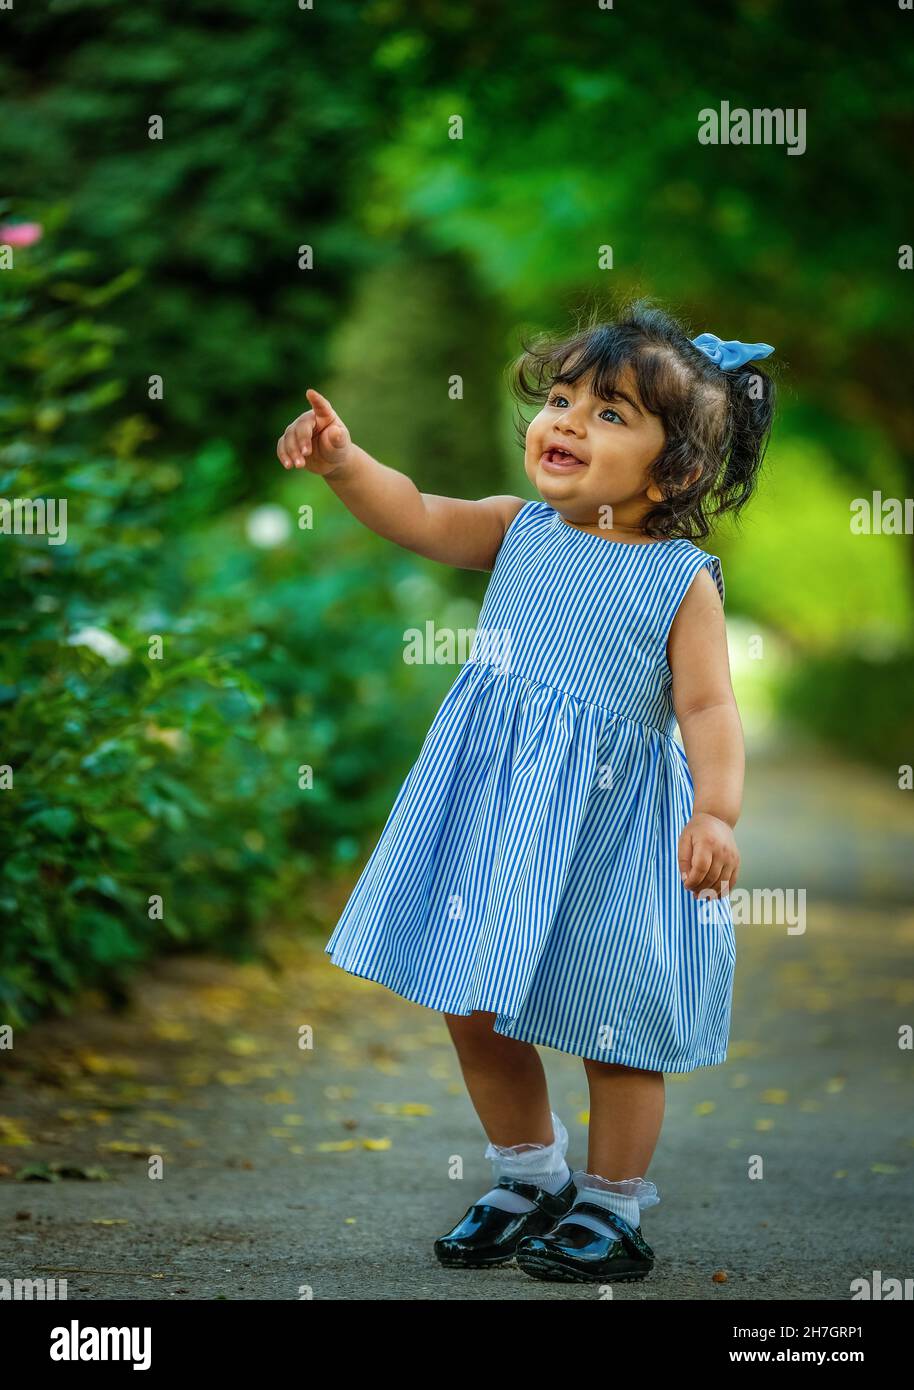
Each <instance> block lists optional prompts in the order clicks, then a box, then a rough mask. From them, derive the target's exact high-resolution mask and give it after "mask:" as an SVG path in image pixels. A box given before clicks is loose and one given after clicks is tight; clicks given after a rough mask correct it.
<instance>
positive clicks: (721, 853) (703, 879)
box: [679, 811, 740, 898]
mask: <svg viewBox="0 0 914 1390" xmlns="http://www.w3.org/2000/svg"><path fill="white" fill-rule="evenodd" d="M739 865H740V858H739V850H738V849H737V848H736V840H735V839H734V838H733V829H732V827H731V826H729V825H728V824H727V822H726V821H724V820H718V818H717V816H710V815H708V814H707V812H702V811H700V812H699V813H698V815H695V816H692V818H691V820H689V821H688V822H687V823H686V825H685V827H684V829H683V832H682V834H681V835H680V837H679V870H680V873H681V875H682V882H683V886H684V887H685V888H688V890H689V892H690V893H693V894H694V895H695V897H696V898H697V897H698V895H699V893H702V892H706V891H708V890H711V891H710V896H711V897H714V898H725V897H727V895H728V894H729V892H730V890H731V888H733V887H734V886H735V884H736V876H737V874H738V873H739Z"/></svg>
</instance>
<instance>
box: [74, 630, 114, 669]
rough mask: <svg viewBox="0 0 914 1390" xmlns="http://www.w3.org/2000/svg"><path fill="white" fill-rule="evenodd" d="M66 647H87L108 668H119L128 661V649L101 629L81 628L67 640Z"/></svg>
mask: <svg viewBox="0 0 914 1390" xmlns="http://www.w3.org/2000/svg"><path fill="white" fill-rule="evenodd" d="M67 646H68V647H88V648H89V650H90V651H93V652H95V654H96V656H100V657H101V658H102V659H103V660H104V661H107V663H108V665H109V666H121V665H123V663H124V662H125V661H129V660H130V649H129V648H128V647H125V646H124V644H123V642H119V641H118V640H117V638H116V637H113V636H112V635H111V633H110V632H106V631H105V629H104V628H103V627H81V628H80V629H79V631H78V632H74V633H72V635H71V636H69V637H68V638H67Z"/></svg>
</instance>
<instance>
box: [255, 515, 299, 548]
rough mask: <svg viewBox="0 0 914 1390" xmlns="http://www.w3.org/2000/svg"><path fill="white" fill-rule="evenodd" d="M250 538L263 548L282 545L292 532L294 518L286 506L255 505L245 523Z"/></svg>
mask: <svg viewBox="0 0 914 1390" xmlns="http://www.w3.org/2000/svg"><path fill="white" fill-rule="evenodd" d="M245 530H246V531H247V536H248V540H249V541H250V542H251V544H252V545H256V546H258V547H259V548H260V549H261V550H272V549H273V548H274V546H277V545H282V544H283V542H284V541H287V540H288V539H289V537H290V536H291V534H292V518H291V516H290V515H289V513H288V512H287V511H286V509H285V507H277V506H274V505H272V504H267V505H266V506H263V507H255V508H254V510H253V511H252V512H251V513H250V515H249V516H248V519H247V522H246V523H245Z"/></svg>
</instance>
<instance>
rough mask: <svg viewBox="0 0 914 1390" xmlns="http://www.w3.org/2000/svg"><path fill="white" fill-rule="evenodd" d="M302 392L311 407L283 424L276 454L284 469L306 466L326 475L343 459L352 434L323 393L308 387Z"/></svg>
mask: <svg viewBox="0 0 914 1390" xmlns="http://www.w3.org/2000/svg"><path fill="white" fill-rule="evenodd" d="M305 395H306V396H307V397H308V400H309V401H310V402H311V405H312V409H311V410H306V411H305V413H304V414H303V415H299V416H298V417H297V418H296V419H295V420H293V421H292V423H291V425H287V426H286V428H285V430H284V431H283V433H282V434H281V436H280V437H279V439H278V440H277V442H276V455H277V457H278V459H279V461H280V463H281V464H282V466H283V468H307V469H308V471H309V472H311V473H318V474H320V475H321V476H322V477H326V476H327V475H328V473H333V472H334V471H335V470H336V469H337V468H339V467H340V465H341V464H343V463H345V462H346V460H347V458H348V457H349V451H350V449H351V448H352V437H351V436H350V434H349V431H348V430H347V428H346V426H345V425H344V424H343V422H342V420H341V419H340V417H339V416H338V415H337V413H336V411H335V410H334V409H333V406H332V405H331V404H330V402H329V401H328V400H327V398H326V396H322V395H321V394H320V392H318V391H314V390H312V389H311V388H310V387H309V389H308V390H307V391H306V392H305Z"/></svg>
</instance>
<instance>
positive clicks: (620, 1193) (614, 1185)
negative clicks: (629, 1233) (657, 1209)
mask: <svg viewBox="0 0 914 1390" xmlns="http://www.w3.org/2000/svg"><path fill="white" fill-rule="evenodd" d="M574 1185H575V1188H576V1190H577V1195H576V1197H575V1199H574V1205H573V1206H572V1208H571V1211H570V1212H569V1213H568V1215H567V1217H566V1218H565V1219H566V1221H570V1220H572V1218H573V1219H574V1222H575V1225H578V1226H586V1227H587V1228H588V1230H591V1231H596V1232H597V1233H598V1234H599V1235H606V1236H612V1235H615V1234H616V1233H615V1231H614V1228H613V1227H612V1226H611V1225H610V1223H609V1222H608V1221H601V1220H600V1219H599V1217H597V1216H591V1215H590V1213H589V1212H584V1213H581V1214H579V1213H578V1212H577V1210H576V1208H577V1206H578V1203H579V1202H588V1203H590V1204H591V1205H592V1206H596V1207H606V1208H607V1210H608V1211H614V1212H616V1214H617V1215H618V1216H621V1217H622V1218H623V1219H624V1220H625V1221H627V1222H628V1224H629V1225H630V1226H634V1227H635V1228H636V1229H637V1227H638V1226H640V1225H641V1213H642V1211H644V1210H645V1208H647V1207H654V1206H656V1205H657V1203H658V1202H659V1201H660V1196H659V1194H658V1192H657V1188H656V1187H655V1186H654V1184H653V1183H652V1182H649V1181H648V1180H647V1178H619V1179H613V1180H611V1179H609V1178H601V1177H600V1176H599V1174H597V1173H587V1172H584V1171H583V1169H582V1170H581V1171H579V1172H576V1173H575V1174H574Z"/></svg>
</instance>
